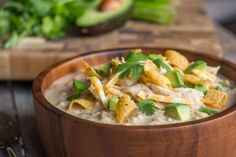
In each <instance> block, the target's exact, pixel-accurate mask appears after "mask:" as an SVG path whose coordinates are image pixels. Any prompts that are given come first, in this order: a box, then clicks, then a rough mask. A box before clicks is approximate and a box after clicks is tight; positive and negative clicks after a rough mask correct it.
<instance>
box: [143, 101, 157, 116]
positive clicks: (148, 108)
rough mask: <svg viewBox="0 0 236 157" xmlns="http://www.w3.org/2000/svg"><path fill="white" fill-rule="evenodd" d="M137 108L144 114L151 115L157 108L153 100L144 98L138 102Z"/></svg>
mask: <svg viewBox="0 0 236 157" xmlns="http://www.w3.org/2000/svg"><path fill="white" fill-rule="evenodd" d="M138 109H139V111H141V112H142V113H144V114H145V115H148V116H151V115H153V114H154V113H155V110H156V109H158V108H157V107H156V106H155V103H154V101H152V100H150V99H146V100H142V101H140V102H139V103H138Z"/></svg>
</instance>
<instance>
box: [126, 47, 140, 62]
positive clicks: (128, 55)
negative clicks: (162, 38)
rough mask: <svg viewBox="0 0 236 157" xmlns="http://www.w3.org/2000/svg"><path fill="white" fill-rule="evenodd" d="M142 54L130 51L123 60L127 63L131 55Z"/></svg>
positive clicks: (137, 51) (138, 51)
mask: <svg viewBox="0 0 236 157" xmlns="http://www.w3.org/2000/svg"><path fill="white" fill-rule="evenodd" d="M140 53H142V50H139V49H138V50H131V51H129V52H128V53H127V55H126V57H125V60H126V61H127V60H128V59H129V58H131V57H132V56H133V55H136V54H140Z"/></svg>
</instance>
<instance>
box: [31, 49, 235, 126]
mask: <svg viewBox="0 0 236 157" xmlns="http://www.w3.org/2000/svg"><path fill="white" fill-rule="evenodd" d="M130 49H144V50H155V51H165V50H168V49H172V50H176V51H179V52H185V53H190V54H192V55H198V56H200V57H204V58H208V59H210V60H214V61H216V62H220V63H223V64H224V65H226V66H227V67H231V68H232V69H234V70H235V71H236V64H234V63H232V62H230V61H228V60H225V59H223V58H219V57H217V56H213V55H209V54H203V53H201V52H198V51H191V50H185V49H176V48H165V47H139V46H137V47H126V48H117V49H105V50H98V51H90V52H87V53H82V54H80V55H76V56H74V57H71V58H68V59H66V60H64V61H61V62H58V63H56V64H53V65H51V66H49V67H48V68H46V69H45V70H44V71H42V72H41V73H40V74H39V75H38V76H37V77H36V78H35V80H34V81H33V89H32V92H33V97H34V99H35V100H36V101H37V102H38V104H40V105H43V106H44V107H46V108H47V109H48V110H49V111H51V112H53V113H55V114H57V115H58V116H62V115H63V116H65V117H66V118H69V119H71V120H73V121H74V122H79V123H84V124H87V125H96V126H99V127H106V128H110V129H135V130H143V129H149V130H150V129H151V130H153V129H154V130H156V129H165V130H166V129H169V130H171V129H178V128H188V127H196V126H201V125H205V124H207V123H212V122H215V121H217V120H219V119H222V118H226V117H227V116H231V115H232V114H233V113H234V112H235V110H236V104H234V105H232V106H231V107H229V108H227V109H226V110H224V111H222V112H220V113H218V114H216V115H213V116H209V117H206V118H202V119H198V120H193V121H187V122H181V123H174V124H162V125H143V126H142V125H131V126H130V125H122V124H106V123H100V122H95V121H90V120H86V119H82V118H79V117H77V116H75V115H72V114H70V113H68V112H65V111H63V110H61V109H59V108H57V107H56V106H54V105H53V104H51V103H50V102H49V101H48V100H47V99H46V98H45V97H44V94H43V92H42V88H41V85H42V82H43V81H44V78H45V77H46V76H47V74H48V73H49V72H50V71H52V70H54V68H56V67H58V66H62V65H63V64H65V63H67V62H71V61H73V60H75V59H77V58H79V57H89V56H90V57H91V56H92V57H93V56H94V57H97V55H98V56H101V55H104V54H106V53H114V52H117V51H125V50H130Z"/></svg>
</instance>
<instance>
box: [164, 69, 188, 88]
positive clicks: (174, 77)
mask: <svg viewBox="0 0 236 157" xmlns="http://www.w3.org/2000/svg"><path fill="white" fill-rule="evenodd" d="M166 76H167V77H168V79H169V80H170V81H171V83H172V85H173V87H174V88H177V87H183V86H184V80H183V76H182V75H181V73H180V72H179V71H178V70H172V71H170V72H169V73H167V75H166Z"/></svg>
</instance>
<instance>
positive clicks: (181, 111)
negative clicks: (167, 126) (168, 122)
mask: <svg viewBox="0 0 236 157" xmlns="http://www.w3.org/2000/svg"><path fill="white" fill-rule="evenodd" d="M165 114H167V115H168V116H169V117H171V118H173V119H176V120H181V121H186V120H189V119H190V106H188V105H185V104H181V103H176V104H170V105H168V106H166V107H165Z"/></svg>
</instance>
